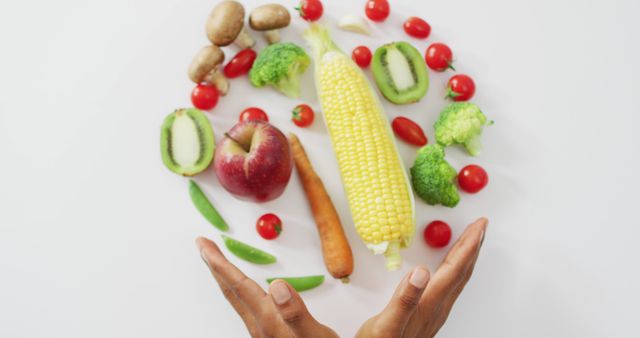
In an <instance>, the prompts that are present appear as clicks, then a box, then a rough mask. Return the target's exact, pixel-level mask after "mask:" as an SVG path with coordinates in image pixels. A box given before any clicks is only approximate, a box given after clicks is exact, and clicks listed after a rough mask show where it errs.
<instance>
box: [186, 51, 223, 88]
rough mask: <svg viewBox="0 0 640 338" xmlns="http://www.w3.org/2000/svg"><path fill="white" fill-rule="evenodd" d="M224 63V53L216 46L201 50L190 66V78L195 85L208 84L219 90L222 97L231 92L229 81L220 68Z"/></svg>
mask: <svg viewBox="0 0 640 338" xmlns="http://www.w3.org/2000/svg"><path fill="white" fill-rule="evenodd" d="M222 62H224V52H223V51H222V50H221V49H220V48H219V47H218V46H214V45H209V46H206V47H203V48H202V49H200V51H199V52H198V54H196V56H195V57H194V58H193V61H191V65H190V66H189V78H190V79H191V81H193V82H195V83H201V82H207V83H210V84H212V85H214V86H216V87H217V88H218V91H219V92H220V94H221V95H226V94H227V92H228V91H229V81H228V80H227V79H226V78H225V77H224V75H222V74H221V73H220V71H219V70H218V66H219V65H220V64H222Z"/></svg>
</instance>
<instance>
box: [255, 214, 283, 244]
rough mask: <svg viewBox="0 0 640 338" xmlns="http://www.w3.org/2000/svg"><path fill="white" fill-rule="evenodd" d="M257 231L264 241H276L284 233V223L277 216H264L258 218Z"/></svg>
mask: <svg viewBox="0 0 640 338" xmlns="http://www.w3.org/2000/svg"><path fill="white" fill-rule="evenodd" d="M256 230H257V231H258V234H260V237H262V238H264V239H274V238H276V237H278V236H279V235H280V233H281V232H282V221H281V220H280V218H279V217H278V216H276V215H275V214H264V215H262V216H260V218H258V222H257V223H256Z"/></svg>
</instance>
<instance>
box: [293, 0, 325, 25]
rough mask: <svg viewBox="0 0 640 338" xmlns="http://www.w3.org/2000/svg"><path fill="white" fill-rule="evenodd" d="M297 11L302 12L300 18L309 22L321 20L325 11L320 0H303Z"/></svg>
mask: <svg viewBox="0 0 640 338" xmlns="http://www.w3.org/2000/svg"><path fill="white" fill-rule="evenodd" d="M296 9H297V10H298V12H300V17H301V18H303V19H304V20H307V21H316V20H318V19H320V17H321V16H322V12H323V11H324V9H323V7H322V2H320V0H302V1H300V4H299V5H298V7H296Z"/></svg>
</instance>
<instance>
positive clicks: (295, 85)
mask: <svg viewBox="0 0 640 338" xmlns="http://www.w3.org/2000/svg"><path fill="white" fill-rule="evenodd" d="M310 62H311V60H310V59H309V56H308V55H307V53H306V52H305V51H304V49H302V48H301V47H300V46H298V45H296V44H293V43H291V42H280V43H274V44H273V45H270V46H269V47H267V48H265V49H263V50H262V51H261V52H260V55H258V58H257V59H256V61H255V62H254V63H253V67H251V71H249V80H251V84H253V85H254V86H256V87H264V86H266V85H271V86H273V87H274V88H276V89H277V90H279V91H280V92H281V93H283V94H285V95H287V96H289V97H298V96H300V75H302V73H304V71H305V70H306V69H307V67H308V66H309V63H310Z"/></svg>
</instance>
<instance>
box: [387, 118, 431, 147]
mask: <svg viewBox="0 0 640 338" xmlns="http://www.w3.org/2000/svg"><path fill="white" fill-rule="evenodd" d="M391 127H392V128H393V131H394V132H395V133H396V135H398V137H400V138H401V139H402V140H403V141H405V142H407V143H409V144H413V145H416V146H423V145H425V144H427V136H426V135H425V134H424V131H422V128H420V126H419V125H418V124H417V123H415V122H413V121H412V120H410V119H408V118H406V117H402V116H400V117H396V118H395V119H393V122H392V123H391Z"/></svg>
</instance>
